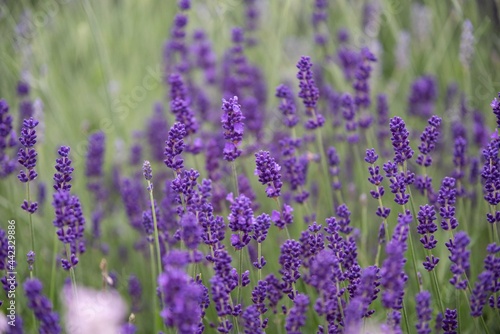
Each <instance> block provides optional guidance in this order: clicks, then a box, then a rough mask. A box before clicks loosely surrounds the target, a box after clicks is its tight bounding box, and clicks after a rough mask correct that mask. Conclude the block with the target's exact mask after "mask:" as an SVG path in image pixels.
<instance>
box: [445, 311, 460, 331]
mask: <svg viewBox="0 0 500 334" xmlns="http://www.w3.org/2000/svg"><path fill="white" fill-rule="evenodd" d="M457 328H458V320H457V310H450V309H449V308H447V309H446V312H445V313H444V319H443V327H442V329H443V330H444V334H457V333H458V332H457Z"/></svg>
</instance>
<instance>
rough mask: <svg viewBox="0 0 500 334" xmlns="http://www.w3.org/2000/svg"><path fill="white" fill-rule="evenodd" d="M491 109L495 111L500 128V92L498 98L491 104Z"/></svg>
mask: <svg viewBox="0 0 500 334" xmlns="http://www.w3.org/2000/svg"><path fill="white" fill-rule="evenodd" d="M490 106H491V109H492V110H493V114H494V115H495V116H496V118H497V127H499V128H500V92H499V93H498V98H496V97H495V98H494V99H493V101H491V103H490Z"/></svg>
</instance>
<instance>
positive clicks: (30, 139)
mask: <svg viewBox="0 0 500 334" xmlns="http://www.w3.org/2000/svg"><path fill="white" fill-rule="evenodd" d="M37 125H38V121H37V120H35V119H33V118H30V119H25V120H24V121H23V129H22V130H21V137H20V138H19V142H20V143H21V145H22V146H23V147H22V148H20V149H19V151H18V153H17V158H18V159H17V161H18V162H19V164H21V166H23V167H24V168H26V171H24V170H22V169H21V170H20V171H19V174H18V176H17V178H18V179H19V181H21V182H22V183H27V182H30V181H33V180H34V179H36V177H37V176H38V174H37V172H36V171H35V166H36V157H37V152H36V151H35V149H34V148H33V147H34V146H35V144H36V131H35V127H36V126H37ZM29 200H30V199H29ZM21 208H22V209H23V210H24V211H26V212H28V213H30V214H33V213H35V212H36V210H37V209H38V203H37V202H34V201H31V200H30V202H28V201H27V200H24V201H23V204H22V206H21Z"/></svg>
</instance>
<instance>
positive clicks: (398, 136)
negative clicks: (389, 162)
mask: <svg viewBox="0 0 500 334" xmlns="http://www.w3.org/2000/svg"><path fill="white" fill-rule="evenodd" d="M390 130H391V133H392V137H391V141H392V147H393V148H394V153H395V155H394V162H396V163H397V164H400V165H403V164H404V163H405V162H406V161H407V160H409V159H411V157H412V156H413V150H412V148H411V147H410V140H409V139H408V138H409V136H410V133H409V132H408V130H407V129H406V124H405V122H404V121H403V119H401V118H400V117H397V116H396V117H393V118H391V121H390Z"/></svg>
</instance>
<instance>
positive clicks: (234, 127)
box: [221, 96, 245, 161]
mask: <svg viewBox="0 0 500 334" xmlns="http://www.w3.org/2000/svg"><path fill="white" fill-rule="evenodd" d="M222 111H223V112H224V113H223V115H222V117H221V122H222V128H223V129H224V139H226V140H227V142H226V145H225V146H224V151H223V153H224V160H227V161H234V160H236V158H238V157H239V156H240V155H241V153H242V151H241V150H240V149H238V146H239V145H240V144H241V141H242V140H243V130H244V124H243V120H244V119H245V116H243V113H242V112H241V106H240V105H239V104H238V97H237V96H235V97H233V98H230V99H229V100H225V99H223V100H222Z"/></svg>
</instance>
